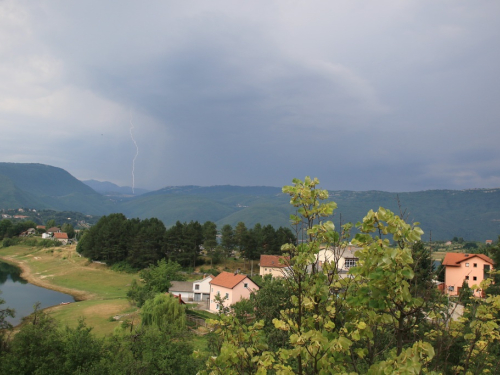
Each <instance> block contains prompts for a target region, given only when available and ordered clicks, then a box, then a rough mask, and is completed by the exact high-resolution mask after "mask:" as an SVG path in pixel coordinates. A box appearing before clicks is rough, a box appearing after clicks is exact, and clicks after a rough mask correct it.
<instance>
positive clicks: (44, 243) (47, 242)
mask: <svg viewBox="0 0 500 375" xmlns="http://www.w3.org/2000/svg"><path fill="white" fill-rule="evenodd" d="M37 246H38V247H54V246H56V245H55V241H53V240H50V239H48V238H43V239H41V240H40V241H38V244H37Z"/></svg>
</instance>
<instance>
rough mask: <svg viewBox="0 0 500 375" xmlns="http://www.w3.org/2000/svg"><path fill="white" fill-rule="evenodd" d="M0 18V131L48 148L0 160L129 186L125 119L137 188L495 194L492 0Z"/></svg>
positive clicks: (54, 6)
mask: <svg viewBox="0 0 500 375" xmlns="http://www.w3.org/2000/svg"><path fill="white" fill-rule="evenodd" d="M3 7H4V14H8V15H9V17H8V18H6V19H5V22H3V23H2V24H3V25H4V26H3V27H0V38H1V40H0V41H5V42H6V43H4V47H3V52H4V54H3V55H4V56H6V58H5V59H4V62H3V63H1V64H0V78H4V80H6V82H7V83H8V85H6V86H8V87H9V89H8V90H7V89H5V90H1V89H0V113H1V115H2V117H1V118H0V121H2V128H3V129H6V131H5V134H6V136H8V137H11V138H12V139H15V138H16V136H18V135H16V129H18V128H19V127H23V126H24V127H28V128H30V129H32V130H33V132H32V133H29V134H31V135H28V136H27V137H26V138H25V143H26V145H29V144H30V142H33V144H34V142H36V141H38V142H39V140H40V139H41V138H40V136H41V134H45V133H43V132H41V130H40V127H39V126H37V125H39V124H43V127H44V128H45V129H47V130H49V129H50V130H52V131H56V132H57V134H58V138H57V139H58V141H57V142H55V141H52V140H51V141H47V142H46V143H44V144H46V145H47V148H44V147H32V148H30V147H29V146H27V147H25V148H23V149H22V150H18V151H19V152H13V150H12V149H11V150H9V149H6V150H4V151H3V153H2V154H1V155H2V159H5V161H33V162H46V163H48V164H51V163H52V164H54V165H57V166H60V167H63V168H66V169H67V170H68V171H69V172H70V173H73V174H74V175H76V176H77V177H81V178H97V179H101V180H111V181H114V182H117V183H120V184H128V185H130V183H131V170H130V168H131V162H132V158H133V156H134V154H135V148H134V145H133V143H132V140H131V137H130V133H129V130H130V127H131V125H132V122H133V124H134V125H135V127H134V130H133V132H134V135H135V138H136V140H137V144H138V146H139V149H140V152H139V157H138V159H137V162H136V179H135V181H136V183H137V184H139V185H140V186H144V187H156V188H158V187H161V186H165V185H182V184H198V185H213V184H227V183H229V184H237V185H274V186H279V185H283V184H285V183H289V181H290V180H291V179H292V178H293V177H304V176H305V175H306V174H310V175H315V176H318V177H319V178H320V179H321V181H322V182H323V183H324V185H325V186H326V187H328V188H331V189H354V190H370V189H378V190H389V191H403V190H422V189H428V188H469V187H492V186H500V174H499V171H498V167H497V165H500V155H499V153H498V152H497V151H496V149H497V147H496V144H497V140H498V139H499V137H500V130H499V129H500V127H498V121H499V119H500V109H499V107H498V106H497V105H496V102H497V101H498V98H499V97H500V92H499V90H500V89H499V87H500V78H499V77H500V75H498V66H500V46H499V45H498V43H497V42H496V41H497V39H498V36H499V26H498V22H497V16H498V13H499V10H500V6H499V5H497V4H496V3H491V2H487V1H478V2H474V3H470V2H462V1H459V2H451V1H444V2H439V3H437V2H433V1H406V2H399V3H397V4H396V3H394V2H391V1H382V2H380V3H378V4H376V6H375V4H371V3H370V4H364V5H363V4H361V3H359V4H355V3H344V2H336V1H334V2H330V1H325V2H322V1H317V2H312V3H308V4H294V5H290V4H289V3H288V2H279V1H278V2H275V3H272V4H269V3H268V2H258V1H257V2H251V3H248V2H233V1H216V2H210V3H208V2H189V3H185V2H182V3H180V2H170V1H166V2H152V3H148V4H142V3H141V4H139V3H135V2H117V3H102V2H94V3H92V2H91V3H87V2H86V3H67V2H64V3H59V2H51V1H49V2H45V3H42V5H32V4H31V3H28V2H26V3H23V2H21V3H16V2H6V3H4V5H3ZM9 37H11V38H14V41H11V42H10V43H9V41H10V39H9ZM0 48H1V47H0ZM20 62H21V63H20ZM28 124H31V125H28ZM49 146H50V147H52V148H50V147H49ZM54 147H55V148H57V149H58V152H56V153H54V152H52V151H53V148H54ZM30 150H33V152H30ZM34 150H36V152H35V151H34ZM82 155H85V157H82Z"/></svg>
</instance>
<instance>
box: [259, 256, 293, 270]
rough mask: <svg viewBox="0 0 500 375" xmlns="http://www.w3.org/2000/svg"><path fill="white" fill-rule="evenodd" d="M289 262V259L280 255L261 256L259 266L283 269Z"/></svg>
mask: <svg viewBox="0 0 500 375" xmlns="http://www.w3.org/2000/svg"><path fill="white" fill-rule="evenodd" d="M289 260H290V258H289V257H284V256H281V255H261V256H260V266H261V267H271V268H285V267H288V261H289Z"/></svg>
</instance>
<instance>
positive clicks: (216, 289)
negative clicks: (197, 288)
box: [210, 285, 233, 313]
mask: <svg viewBox="0 0 500 375" xmlns="http://www.w3.org/2000/svg"><path fill="white" fill-rule="evenodd" d="M226 293H228V295H229V298H228V299H227V300H226V301H225V302H224V306H226V307H227V306H229V305H231V303H232V302H231V300H232V294H233V290H232V289H229V288H224V287H223V286H219V285H212V286H211V289H210V311H212V312H214V313H216V312H218V311H219V310H217V303H216V301H215V296H216V295H217V294H220V296H221V298H224V297H225V295H226Z"/></svg>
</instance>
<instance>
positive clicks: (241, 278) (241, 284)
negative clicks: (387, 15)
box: [210, 272, 259, 313]
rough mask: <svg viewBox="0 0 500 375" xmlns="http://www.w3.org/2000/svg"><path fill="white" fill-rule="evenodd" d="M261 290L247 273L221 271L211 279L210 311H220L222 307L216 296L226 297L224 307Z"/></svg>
mask: <svg viewBox="0 0 500 375" xmlns="http://www.w3.org/2000/svg"><path fill="white" fill-rule="evenodd" d="M258 290H259V287H258V286H257V284H255V283H254V282H253V281H252V280H250V278H249V277H248V276H247V275H243V274H241V273H236V272H235V273H232V272H221V273H220V274H219V275H217V276H216V277H214V278H213V279H212V280H211V281H210V311H212V312H215V313H216V312H218V311H219V309H220V307H221V306H219V303H218V302H217V301H216V299H215V297H216V296H220V298H222V299H224V307H229V306H231V305H232V304H234V303H236V302H238V301H240V300H242V299H248V298H250V294H252V293H253V292H256V291H258Z"/></svg>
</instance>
